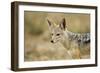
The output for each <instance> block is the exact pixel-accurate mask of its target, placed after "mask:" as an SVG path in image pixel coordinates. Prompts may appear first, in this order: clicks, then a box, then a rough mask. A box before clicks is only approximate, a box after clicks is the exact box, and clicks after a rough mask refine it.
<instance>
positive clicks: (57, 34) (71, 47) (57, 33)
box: [47, 18, 90, 59]
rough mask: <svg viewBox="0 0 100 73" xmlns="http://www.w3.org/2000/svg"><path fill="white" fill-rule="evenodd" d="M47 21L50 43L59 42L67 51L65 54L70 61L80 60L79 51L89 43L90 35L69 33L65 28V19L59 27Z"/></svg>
mask: <svg viewBox="0 0 100 73" xmlns="http://www.w3.org/2000/svg"><path fill="white" fill-rule="evenodd" d="M47 21H48V24H49V28H50V32H51V43H56V42H60V43H61V44H62V45H63V46H64V48H66V49H67V53H68V54H69V55H70V57H71V58H72V59H73V58H81V52H80V50H81V48H82V46H84V45H86V44H88V43H90V33H75V32H71V31H69V30H68V29H67V27H66V20H65V18H64V19H63V20H62V22H61V23H60V24H59V25H56V24H55V23H53V22H51V21H50V20H49V19H47Z"/></svg>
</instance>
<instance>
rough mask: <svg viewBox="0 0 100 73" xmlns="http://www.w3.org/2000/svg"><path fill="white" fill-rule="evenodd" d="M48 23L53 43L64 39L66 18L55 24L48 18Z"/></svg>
mask: <svg viewBox="0 0 100 73" xmlns="http://www.w3.org/2000/svg"><path fill="white" fill-rule="evenodd" d="M47 21H48V25H49V28H50V33H51V43H56V42H59V41H61V40H63V39H64V31H65V28H66V22H65V18H64V19H63V20H62V21H61V23H60V24H58V25H57V24H55V23H53V22H51V21H50V20H49V19H47Z"/></svg>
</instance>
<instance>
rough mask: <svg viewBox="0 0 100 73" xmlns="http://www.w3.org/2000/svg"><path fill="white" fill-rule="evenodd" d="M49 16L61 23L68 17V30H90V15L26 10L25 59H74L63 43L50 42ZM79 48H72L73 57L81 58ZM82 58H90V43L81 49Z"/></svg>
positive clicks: (53, 20)
mask: <svg viewBox="0 0 100 73" xmlns="http://www.w3.org/2000/svg"><path fill="white" fill-rule="evenodd" d="M47 18H49V19H50V20H51V21H52V22H55V23H56V24H59V23H60V22H61V20H62V18H66V24H67V25H68V30H70V31H72V32H79V33H83V32H84V33H86V32H90V15H89V14H75V13H49V12H31V11H25V12H24V23H25V27H24V33H25V35H24V39H25V42H24V48H25V51H24V61H46V60H67V59H72V58H70V56H69V55H68V53H67V49H66V48H64V47H63V45H62V44H61V43H59V42H58V43H55V44H52V43H51V42H50V39H51V38H50V31H49V27H48V23H47V20H46V19H47ZM78 51H79V50H78V49H77V48H75V49H72V50H71V54H73V59H79V57H78ZM80 53H81V55H82V59H87V58H90V44H87V45H86V46H84V47H83V49H82V50H81V52H80Z"/></svg>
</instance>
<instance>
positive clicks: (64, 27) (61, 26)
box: [59, 18, 66, 30]
mask: <svg viewBox="0 0 100 73" xmlns="http://www.w3.org/2000/svg"><path fill="white" fill-rule="evenodd" d="M59 26H60V28H61V29H63V30H65V29H66V20H65V18H63V20H62V22H61V23H60V25H59Z"/></svg>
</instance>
